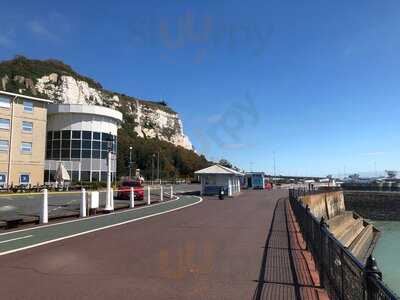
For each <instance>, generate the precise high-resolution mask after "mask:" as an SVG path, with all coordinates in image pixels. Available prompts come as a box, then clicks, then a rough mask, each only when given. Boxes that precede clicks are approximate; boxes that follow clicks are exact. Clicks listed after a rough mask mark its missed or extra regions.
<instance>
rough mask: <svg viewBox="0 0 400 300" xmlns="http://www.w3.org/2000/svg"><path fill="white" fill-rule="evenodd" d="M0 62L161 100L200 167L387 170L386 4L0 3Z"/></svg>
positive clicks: (399, 91) (394, 50)
mask: <svg viewBox="0 0 400 300" xmlns="http://www.w3.org/2000/svg"><path fill="white" fill-rule="evenodd" d="M2 8H3V9H2V10H1V11H0V59H1V60H3V59H10V58H12V57H13V56H14V55H15V54H22V55H25V56H27V57H30V58H38V59H45V58H57V59H60V60H63V61H64V62H66V63H67V64H70V65H71V66H72V67H73V68H74V69H76V70H77V71H78V72H80V73H82V74H85V75H88V76H90V77H93V78H95V79H96V80H98V81H99V82H101V83H102V85H103V86H104V87H105V88H107V89H111V90H115V91H118V92H122V93H125V94H129V95H133V96H137V97H142V98H146V99H155V100H158V99H165V100H166V101H167V102H168V103H169V104H170V105H171V106H172V107H173V108H174V109H175V110H176V111H178V112H179V113H180V115H181V117H182V119H183V122H184V128H185V132H186V133H187V134H188V135H189V137H190V139H191V140H192V142H193V144H194V145H195V147H196V148H197V149H198V151H199V152H204V153H205V154H206V156H207V157H208V158H211V159H219V158H221V157H225V158H227V159H229V160H231V161H232V162H233V163H234V164H236V165H238V166H240V167H242V168H245V169H250V166H252V169H253V170H264V171H267V172H272V169H273V152H275V156H276V168H277V173H282V174H299V175H300V174H305V175H327V174H338V173H343V172H344V169H345V170H346V172H355V171H374V169H375V165H376V168H377V169H378V170H384V169H388V168H390V169H399V168H400V160H399V159H398V153H399V149H400V139H399V133H400V122H399V116H400V105H399V99H400V84H399V81H400V68H399V65H400V55H399V53H400V3H399V2H398V1H395V0H392V1H368V0H363V1H361V0H360V1H325V0H322V1H321V0H320V1H282V0H280V1H258V0H254V1H223V0H219V1H206V0H203V1H182V0H180V1H178V0H175V1H174V0H168V1H161V0H160V1H154V0H147V1H113V2H112V5H110V3H106V2H104V3H101V2H100V1H84V2H83V1H79V2H78V1H76V2H74V1H68V2H65V1H63V2H57V1H35V2H33V1H26V2H24V1H7V0H6V1H4V0H3V1H2Z"/></svg>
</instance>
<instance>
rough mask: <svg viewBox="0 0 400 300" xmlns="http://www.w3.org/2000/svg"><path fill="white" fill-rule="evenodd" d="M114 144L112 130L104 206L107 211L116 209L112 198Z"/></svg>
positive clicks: (109, 139)
mask: <svg viewBox="0 0 400 300" xmlns="http://www.w3.org/2000/svg"><path fill="white" fill-rule="evenodd" d="M112 146H113V141H112V135H111V132H110V134H109V136H108V138H107V150H108V153H107V165H108V166H107V167H108V168H107V198H106V207H104V210H105V211H107V212H111V211H113V210H114V207H113V204H112V200H113V195H112V191H111V152H112Z"/></svg>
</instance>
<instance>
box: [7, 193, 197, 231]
mask: <svg viewBox="0 0 400 300" xmlns="http://www.w3.org/2000/svg"><path fill="white" fill-rule="evenodd" d="M193 197H197V196H193ZM174 198H175V199H173V200H169V201H167V202H159V203H156V204H152V205H151V206H148V205H146V206H143V207H135V208H128V209H125V210H121V211H114V212H113V213H110V214H103V215H95V216H90V217H86V218H79V219H76V220H70V221H65V222H62V223H54V224H48V225H40V226H37V227H32V228H25V229H19V230H14V231H10V232H4V233H0V236H4V235H9V234H14V233H17V232H23V231H28V230H36V229H41V228H46V227H52V226H59V225H62V224H67V223H74V222H81V221H84V220H89V219H96V218H104V217H107V216H111V215H117V214H123V213H127V212H130V211H132V210H141V209H146V208H149V207H154V206H159V205H165V204H166V203H171V202H175V201H178V200H179V199H180V198H179V197H178V196H174ZM197 198H200V197H197Z"/></svg>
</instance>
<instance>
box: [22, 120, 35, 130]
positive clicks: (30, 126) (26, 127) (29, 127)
mask: <svg viewBox="0 0 400 300" xmlns="http://www.w3.org/2000/svg"><path fill="white" fill-rule="evenodd" d="M32 129H33V123H32V122H27V121H22V132H24V133H32Z"/></svg>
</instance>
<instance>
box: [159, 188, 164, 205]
mask: <svg viewBox="0 0 400 300" xmlns="http://www.w3.org/2000/svg"><path fill="white" fill-rule="evenodd" d="M160 200H161V202H163V201H164V189H163V186H162V185H161V186H160Z"/></svg>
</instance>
